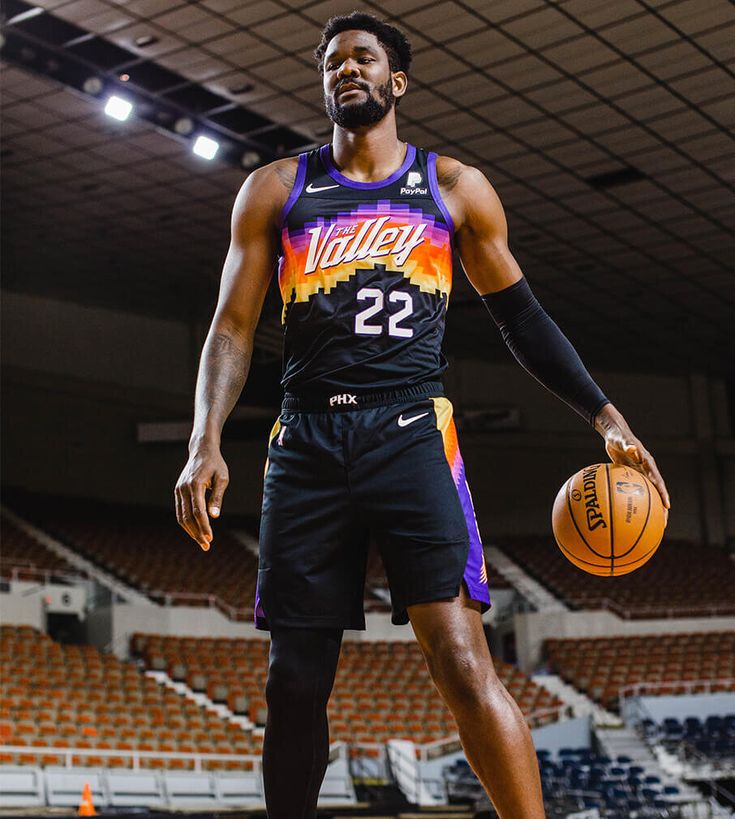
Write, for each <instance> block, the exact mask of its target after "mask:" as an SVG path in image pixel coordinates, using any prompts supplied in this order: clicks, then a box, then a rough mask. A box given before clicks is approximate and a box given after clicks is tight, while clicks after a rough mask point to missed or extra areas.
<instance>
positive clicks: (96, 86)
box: [82, 77, 104, 97]
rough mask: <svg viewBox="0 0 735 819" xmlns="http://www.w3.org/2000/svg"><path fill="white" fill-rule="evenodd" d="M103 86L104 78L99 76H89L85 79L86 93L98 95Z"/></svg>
mask: <svg viewBox="0 0 735 819" xmlns="http://www.w3.org/2000/svg"><path fill="white" fill-rule="evenodd" d="M103 87H104V86H103V85H102V80H101V79H100V78H99V77H89V79H86V80H85V81H84V85H83V86H82V88H83V89H84V93H85V94H91V95H92V96H93V97H96V96H97V94H99V93H100V91H101V90H102V88H103Z"/></svg>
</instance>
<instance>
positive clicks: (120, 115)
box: [105, 94, 133, 122]
mask: <svg viewBox="0 0 735 819" xmlns="http://www.w3.org/2000/svg"><path fill="white" fill-rule="evenodd" d="M132 110H133V104H132V103H131V102H128V101H127V100H124V99H123V98H122V97H116V96H115V95H114V94H113V95H112V96H111V97H110V99H109V100H107V105H105V113H106V114H107V116H108V117H112V118H113V119H117V120H120V122H125V120H126V119H127V118H128V117H129V116H130V112H131V111H132Z"/></svg>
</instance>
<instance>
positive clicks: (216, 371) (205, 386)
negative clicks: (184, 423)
mask: <svg viewBox="0 0 735 819" xmlns="http://www.w3.org/2000/svg"><path fill="white" fill-rule="evenodd" d="M251 353H252V351H251V350H244V349H242V348H240V347H238V346H237V344H236V343H235V341H234V339H233V338H232V336H230V335H228V334H227V333H215V334H214V335H213V336H212V337H211V338H210V339H209V340H208V341H207V343H206V345H205V347H204V351H203V353H202V361H201V364H200V366H199V382H198V384H197V395H196V415H197V419H196V422H195V426H196V425H197V424H199V423H201V424H203V423H204V422H205V420H206V419H207V418H209V417H214V418H215V419H216V420H217V421H218V422H221V423H222V424H224V422H225V419H226V418H227V416H228V415H229V414H230V412H231V411H232V408H233V407H234V406H235V404H236V403H237V399H238V398H239V397H240V393H241V392H242V388H243V386H244V385H245V379H246V378H247V374H248V370H249V369H250V358H251Z"/></svg>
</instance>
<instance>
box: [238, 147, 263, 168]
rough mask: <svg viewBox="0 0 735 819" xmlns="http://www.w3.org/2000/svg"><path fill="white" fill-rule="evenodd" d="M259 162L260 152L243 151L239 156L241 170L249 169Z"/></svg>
mask: <svg viewBox="0 0 735 819" xmlns="http://www.w3.org/2000/svg"><path fill="white" fill-rule="evenodd" d="M259 164H260V154H259V153H258V152H257V151H245V153H244V154H243V155H242V156H241V157H240V165H241V166H242V168H243V170H245V171H250V170H252V169H253V168H255V167H257V166H258V165H259Z"/></svg>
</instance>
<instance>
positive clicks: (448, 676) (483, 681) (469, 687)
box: [426, 642, 500, 704]
mask: <svg viewBox="0 0 735 819" xmlns="http://www.w3.org/2000/svg"><path fill="white" fill-rule="evenodd" d="M426 661H427V664H428V666H429V671H430V673H431V676H432V679H433V680H434V682H435V683H436V685H437V687H438V688H439V690H440V691H441V692H442V694H443V695H444V696H445V697H446V698H447V699H448V700H450V701H453V702H456V703H458V704H462V703H466V704H471V703H473V704H476V703H478V702H480V701H482V700H484V699H487V697H488V696H490V695H491V694H492V692H493V691H494V689H495V687H496V686H498V685H499V684H500V683H499V680H498V678H497V675H496V674H495V669H494V667H493V663H492V660H491V659H490V657H489V656H488V655H487V654H484V653H482V654H481V653H479V652H478V651H477V650H476V649H474V648H473V647H472V646H471V645H468V644H464V643H462V642H454V643H452V644H450V645H445V646H437V647H436V649H435V650H433V651H432V652H431V653H430V654H429V655H428V656H427V657H426Z"/></svg>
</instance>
